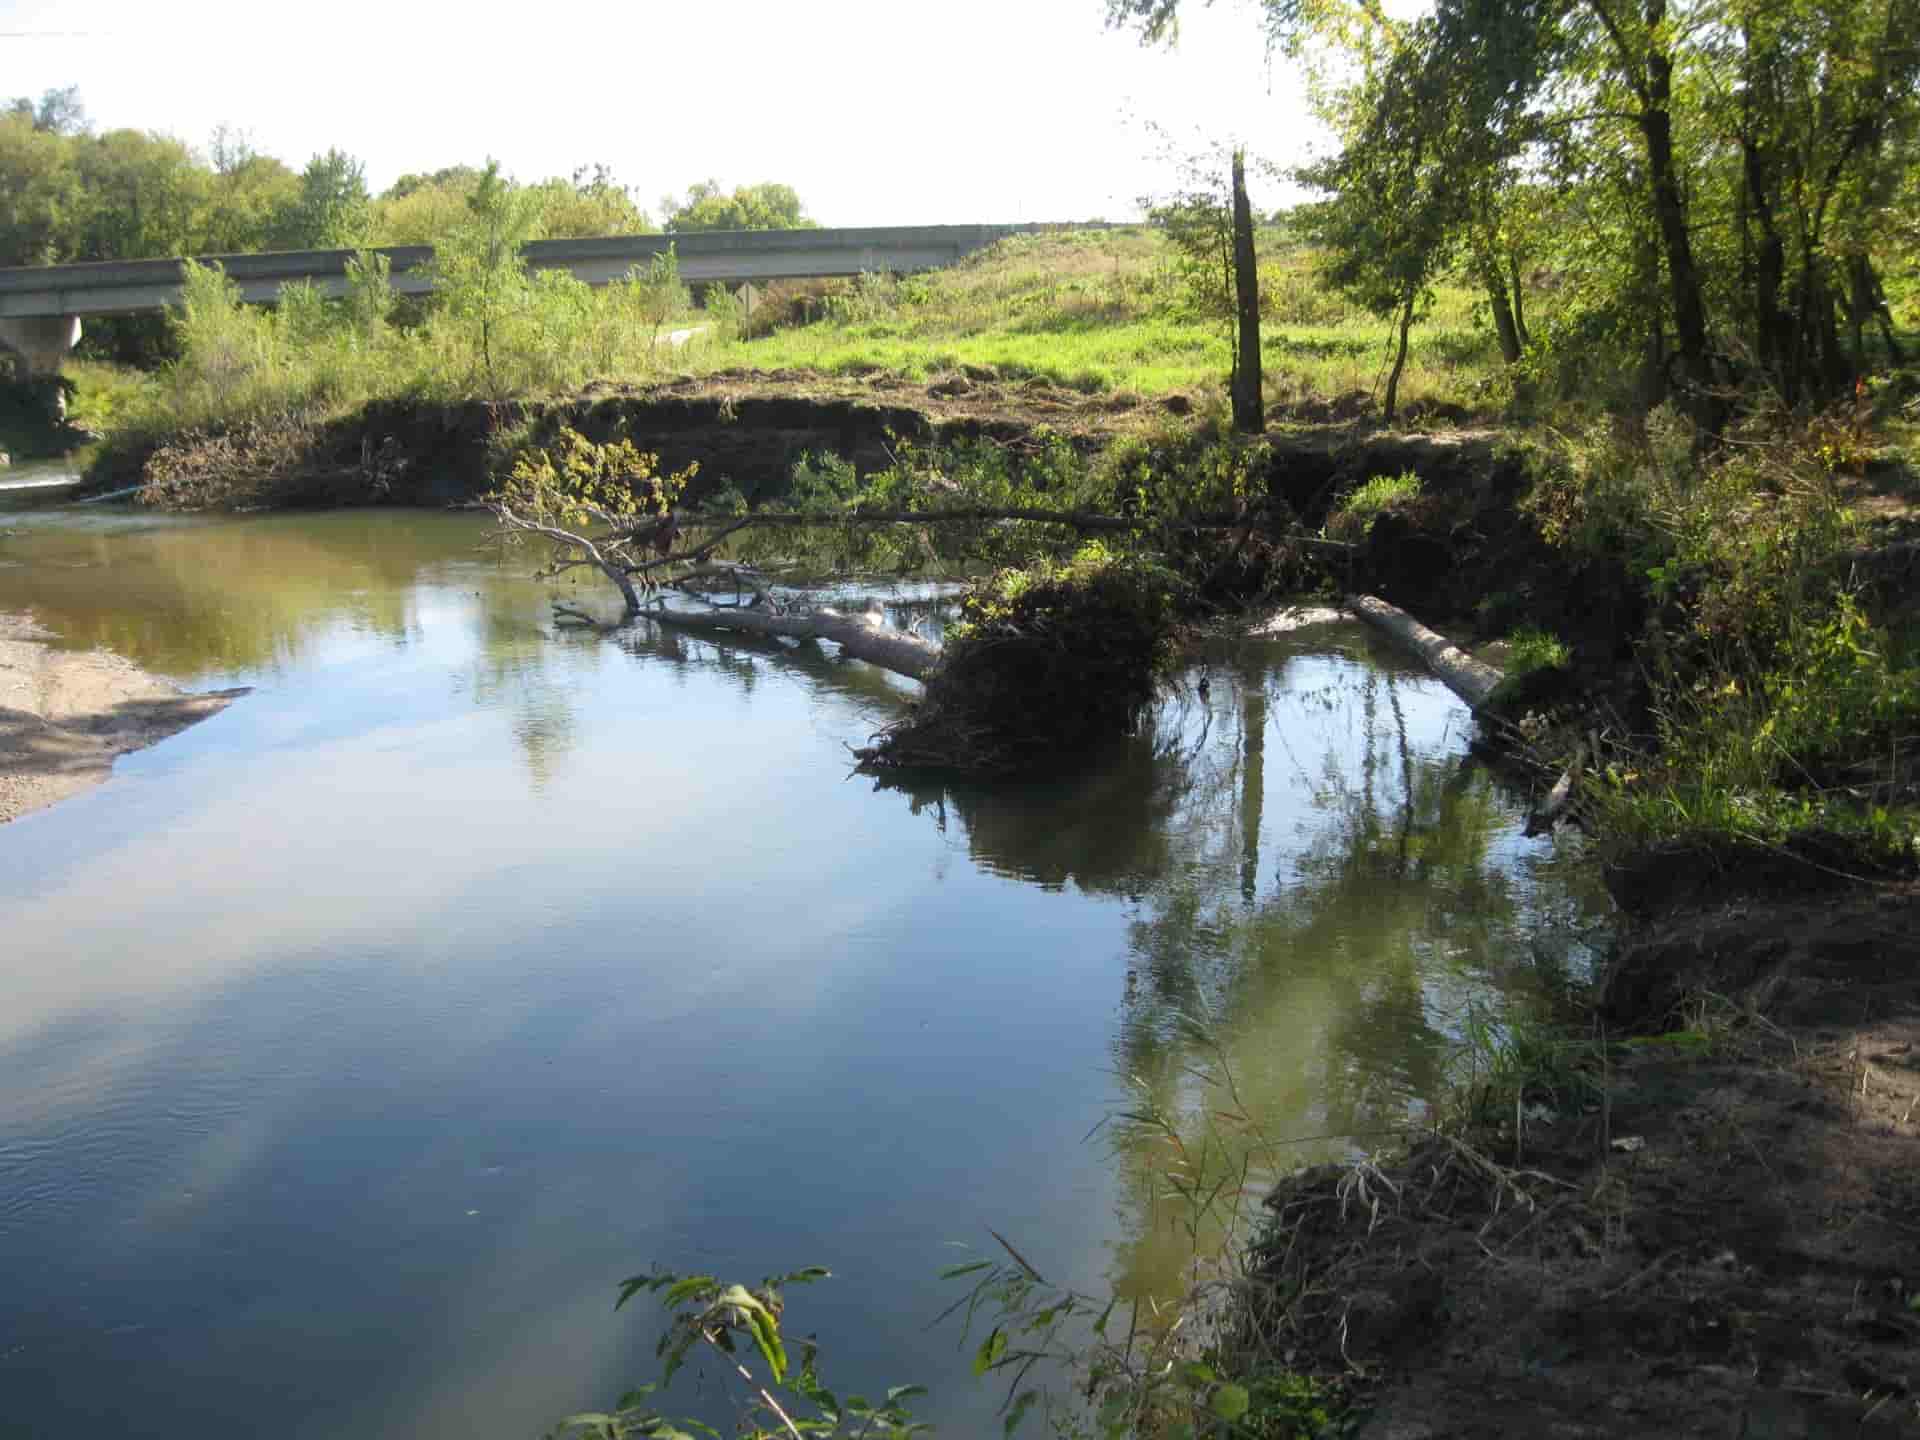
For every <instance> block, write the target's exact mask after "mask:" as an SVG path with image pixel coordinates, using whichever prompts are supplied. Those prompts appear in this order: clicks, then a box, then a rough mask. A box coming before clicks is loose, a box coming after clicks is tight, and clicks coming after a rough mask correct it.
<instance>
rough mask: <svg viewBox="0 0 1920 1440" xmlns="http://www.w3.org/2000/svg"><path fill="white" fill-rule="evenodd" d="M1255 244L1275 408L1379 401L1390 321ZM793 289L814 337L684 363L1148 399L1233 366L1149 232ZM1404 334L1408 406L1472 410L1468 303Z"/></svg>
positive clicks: (1032, 246)
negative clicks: (878, 374)
mask: <svg viewBox="0 0 1920 1440" xmlns="http://www.w3.org/2000/svg"><path fill="white" fill-rule="evenodd" d="M1260 241H1261V254H1262V257H1263V258H1262V261H1261V266H1260V271H1261V310H1262V315H1263V333H1262V340H1263V347H1262V348H1263V352H1264V368H1265V371H1266V378H1267V387H1268V392H1269V396H1270V398H1271V399H1272V400H1274V401H1275V402H1277V403H1279V404H1282V405H1286V404H1289V403H1297V402H1300V401H1303V400H1313V399H1321V400H1326V399H1332V398H1334V397H1337V396H1341V395H1346V394H1349V393H1350V392H1352V391H1355V390H1364V391H1369V392H1371V391H1373V390H1375V389H1376V388H1377V386H1378V385H1379V383H1380V382H1381V380H1382V377H1383V376H1384V373H1385V367H1386V364H1387V362H1388V361H1389V360H1390V359H1391V350H1390V346H1391V339H1392V337H1391V334H1390V326H1389V325H1388V324H1387V322H1385V321H1384V320H1381V319H1378V318H1376V317H1374V316H1371V315H1368V314H1367V313H1365V312H1364V311H1361V310H1357V309H1355V308H1353V307H1351V306H1349V305H1347V304H1346V303H1345V302H1344V301H1343V300H1341V298H1340V297H1339V296H1337V295H1335V294H1333V293H1331V292H1330V291H1328V290H1327V289H1325V288H1324V287H1323V286H1321V285H1320V284H1319V283H1318V282H1317V280H1316V279H1315V277H1314V275H1313V271H1312V257H1311V255H1310V254H1308V253H1307V252H1306V251H1305V250H1303V249H1301V248H1300V247H1298V246H1297V245H1294V244H1291V243H1290V242H1288V241H1287V240H1286V239H1285V238H1284V237H1283V236H1282V235H1281V234H1280V233H1279V232H1277V231H1267V232H1264V233H1263V234H1262V235H1261V237H1260ZM802 289H805V290H807V291H809V292H810V294H809V295H808V298H809V299H810V300H811V308H812V309H813V310H814V311H815V312H816V313H819V314H820V315H821V318H820V319H818V320H816V321H815V322H814V323H811V324H799V325H784V326H781V327H780V328H778V329H776V330H774V331H773V333H771V334H767V335H762V336H756V337H754V338H751V339H734V340H729V341H721V342H719V343H713V344H708V345H705V346H702V347H701V348H700V349H699V350H698V351H697V352H695V354H694V355H693V356H691V357H689V359H690V361H691V362H692V363H693V364H695V365H702V364H705V365H712V366H716V367H720V366H742V365H744V366H748V367H751V368H755V369H767V370H773V369H812V370H820V371H825V372H828V373H834V374H863V373H868V372H872V371H886V372H890V373H894V374H899V375H903V376H907V377H909V378H912V379H916V380H920V379H927V378H930V377H933V376H936V375H939V374H941V373H943V372H947V371H956V370H962V369H965V368H968V367H971V368H975V369H982V370H991V371H993V372H994V373H995V374H997V375H998V376H1000V377H1002V378H1005V379H1025V378H1032V377H1037V378H1040V379H1044V380H1047V381H1049V382H1051V383H1053V384H1056V385H1063V386H1066V387H1069V388H1071V389H1076V390H1082V391H1087V392H1111V391H1133V392H1136V393H1139V394H1142V395H1158V394H1165V393H1168V392H1171V391H1195V390H1201V389H1206V388H1218V387H1220V386H1222V385H1223V384H1224V382H1225V377H1226V374H1227V372H1228V370H1229V368H1230V366H1231V364H1232V353H1231V345H1232V341H1231V335H1230V331H1229V328H1228V326H1227V324H1226V322H1225V321H1224V320H1223V319H1221V318H1218V317H1215V316H1210V315H1206V314H1203V313H1200V312H1199V310H1198V307H1197V306H1196V305H1195V303H1194V301H1193V297H1192V292H1191V287H1190V286H1189V285H1188V283H1187V280H1186V278H1185V276H1184V275H1183V274H1182V273H1181V271H1180V268H1179V265H1178V256H1177V253H1176V252H1175V251H1174V250H1173V248H1172V246H1171V245H1170V244H1169V243H1168V242H1167V240H1166V239H1165V237H1164V236H1162V235H1161V234H1160V233H1159V232H1157V231H1155V230H1151V229H1148V228H1146V227H1134V228H1126V229H1115V230H1089V231H1066V232H1060V233H1057V234H1046V235H1026V236H1018V237H1015V238H1013V239H1010V240H1005V241H1002V242H1001V243H1000V244H998V245H995V246H993V247H992V248H991V249H989V250H986V251H983V252H981V253H980V254H977V255H973V256H970V257H968V258H967V259H966V260H964V261H962V262H961V263H960V264H959V265H956V266H954V267H952V268H951V269H947V270H939V271H933V272H930V273H928V274H924V275H916V276H908V277H905V278H896V277H892V276H863V277H861V279H860V280H859V281H857V282H852V283H840V284H836V285H831V286H820V285H816V286H812V287H784V288H783V287H776V289H775V291H774V303H775V305H776V307H778V306H781V305H782V304H785V305H786V306H787V307H788V308H791V309H797V308H799V306H797V305H795V304H794V303H793V302H794V298H795V296H794V292H796V291H800V290H802ZM1414 335H1415V343H1414V348H1413V354H1412V358H1411V361H1410V364H1409V370H1408V374H1407V377H1406V379H1405V381H1404V382H1403V387H1402V393H1403V395H1404V396H1405V397H1406V399H1407V400H1408V401H1409V402H1414V401H1419V400H1445V401H1451V402H1454V403H1459V404H1469V405H1470V404H1472V403H1474V401H1475V400H1476V398H1478V397H1480V396H1481V394H1482V393H1483V391H1484V388H1485V382H1486V379H1487V377H1488V375H1489V372H1490V371H1491V369H1492V368H1493V366H1494V365H1495V364H1496V363H1497V356H1496V354H1495V351H1494V346H1493V340H1492V336H1491V333H1490V332H1489V331H1488V330H1487V329H1486V328H1485V327H1484V325H1481V326H1476V324H1475V323H1474V297H1473V296H1472V295H1471V294H1470V293H1469V292H1466V291H1463V290H1458V289H1453V288H1447V289H1443V290H1442V291H1441V292H1440V293H1439V294H1438V295H1437V296H1436V297H1435V301H1434V303H1433V305H1432V307H1431V311H1430V313H1429V315H1428V316H1427V318H1426V320H1425V321H1424V323H1422V324H1421V325H1420V326H1419V327H1417V328H1416V330H1415V332H1414Z"/></svg>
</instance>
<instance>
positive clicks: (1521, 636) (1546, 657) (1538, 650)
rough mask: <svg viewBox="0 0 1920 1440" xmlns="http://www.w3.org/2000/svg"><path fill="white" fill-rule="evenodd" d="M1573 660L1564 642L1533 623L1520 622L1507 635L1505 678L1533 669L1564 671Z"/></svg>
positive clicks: (1526, 672)
mask: <svg viewBox="0 0 1920 1440" xmlns="http://www.w3.org/2000/svg"><path fill="white" fill-rule="evenodd" d="M1572 659H1573V652H1572V651H1570V650H1569V649H1567V643H1566V641H1564V640H1562V639H1561V638H1560V637H1559V636H1558V635H1555V634H1554V633H1553V632H1552V631H1550V630H1542V629H1540V628H1539V626H1537V625H1522V626H1521V627H1520V628H1519V629H1518V630H1515V631H1514V632H1513V633H1512V634H1511V635H1509V636H1507V664H1506V671H1507V677H1508V678H1509V679H1517V678H1519V677H1520V676H1523V675H1531V674H1533V673H1534V672H1535V671H1536V670H1564V669H1566V668H1567V665H1568V664H1569V663H1570V662H1571V661H1572Z"/></svg>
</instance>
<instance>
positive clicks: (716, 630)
mask: <svg viewBox="0 0 1920 1440" xmlns="http://www.w3.org/2000/svg"><path fill="white" fill-rule="evenodd" d="M644 613H645V615H646V618H647V619H649V620H657V621H658V622H660V623H661V624H662V625H675V626H679V627H680V628H681V629H685V630H693V631H698V632H700V633H702V634H727V633H733V634H744V635H770V636H782V637H785V638H786V639H789V640H831V641H833V642H834V643H835V644H837V645H838V646H839V647H840V648H841V649H842V650H844V651H846V652H847V654H849V655H851V656H853V657H854V658H855V659H856V660H865V661H867V662H868V663H869V664H873V665H878V666H880V667H881V669H883V670H891V671H893V672H894V673H895V674H896V675H904V676H906V677H907V678H908V679H909V680H924V679H926V678H927V672H928V671H930V670H932V669H933V667H934V666H935V665H936V664H938V663H939V660H940V647H939V646H938V645H936V644H934V643H933V642H932V641H931V640H923V639H922V638H921V637H920V636H918V635H910V634H908V633H907V632H906V631H905V630H900V629H897V628H895V627H894V626H892V625H888V624H886V623H885V622H884V621H878V620H875V619H872V618H869V617H868V616H866V615H848V614H846V613H845V612H843V611H839V610H833V609H829V608H827V607H825V606H822V607H821V608H820V609H817V610H810V611H807V612H806V613H804V614H791V615H787V614H780V613H778V612H776V611H773V610H762V609H758V608H755V607H753V606H747V605H738V606H717V607H715V608H713V609H710V610H699V611H693V610H673V609H667V608H665V607H661V608H659V609H654V610H648V611H646V612H644Z"/></svg>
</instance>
